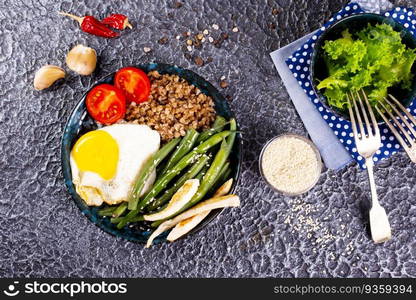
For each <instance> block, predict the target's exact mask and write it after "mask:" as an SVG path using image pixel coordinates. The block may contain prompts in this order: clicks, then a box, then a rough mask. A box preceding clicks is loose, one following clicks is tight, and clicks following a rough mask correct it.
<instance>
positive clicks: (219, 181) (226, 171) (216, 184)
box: [207, 161, 231, 195]
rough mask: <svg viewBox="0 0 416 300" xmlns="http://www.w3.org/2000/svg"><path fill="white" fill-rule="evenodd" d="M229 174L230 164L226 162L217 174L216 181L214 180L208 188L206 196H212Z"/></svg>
mask: <svg viewBox="0 0 416 300" xmlns="http://www.w3.org/2000/svg"><path fill="white" fill-rule="evenodd" d="M230 174H231V169H230V162H228V161H227V162H226V163H225V164H224V166H223V167H222V169H221V171H220V173H219V174H218V177H217V179H216V180H215V182H214V184H213V185H212V187H211V188H210V190H209V192H208V193H207V194H208V195H212V194H214V193H215V191H216V190H217V189H218V188H219V187H220V186H221V185H222V184H223V183H224V182H225V181H226V180H227V179H228V177H229V176H230Z"/></svg>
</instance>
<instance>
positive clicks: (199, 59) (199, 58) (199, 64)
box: [194, 56, 204, 67]
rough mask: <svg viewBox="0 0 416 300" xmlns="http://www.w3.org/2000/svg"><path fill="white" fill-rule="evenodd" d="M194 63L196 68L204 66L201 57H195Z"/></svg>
mask: <svg viewBox="0 0 416 300" xmlns="http://www.w3.org/2000/svg"><path fill="white" fill-rule="evenodd" d="M194 63H195V64H196V65H197V66H199V67H202V66H203V65H204V60H203V59H202V57H201V56H196V57H195V58H194Z"/></svg>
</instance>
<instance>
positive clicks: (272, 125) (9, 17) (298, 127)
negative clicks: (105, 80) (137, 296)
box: [0, 0, 416, 277]
mask: <svg viewBox="0 0 416 300" xmlns="http://www.w3.org/2000/svg"><path fill="white" fill-rule="evenodd" d="M181 2H182V3H183V5H182V7H180V8H175V5H174V3H175V1H150V0H147V1H128V0H123V1H93V0H90V1H74V2H72V1H63V2H59V1H44V0H40V1H31V0H26V1H24V0H23V1H22V0H6V1H1V3H0V45H1V46H0V83H1V89H0V149H1V150H0V151H1V152H0V153H1V154H0V155H1V156H0V170H1V171H0V174H1V176H0V191H1V192H0V277H9V276H25V277H26V276H27V277H36V276H41V277H50V276H53V277H67V276H79V277H89V276H109V277H130V276H133V277H270V276H271V277H293V276H303V277H309V276H312V277H318V276H322V277H328V276H330V277H332V276H335V277H347V276H348V277H362V276H369V277H390V276H392V277H399V276H402V277H409V276H410V277H415V276H416V237H415V224H416V197H415V196H414V195H415V194H416V171H415V168H414V166H413V165H411V164H410V161H409V159H408V158H407V157H406V156H405V155H404V154H403V153H401V154H398V155H396V156H394V157H393V158H392V159H390V160H388V161H386V162H383V163H381V164H380V165H378V167H377V168H376V180H377V187H378V191H379V196H380V200H381V202H382V203H383V204H384V205H385V207H386V209H387V211H388V214H389V217H390V220H391V225H392V229H393V235H394V238H393V239H392V240H391V241H389V242H387V243H385V244H382V245H375V244H374V243H373V242H372V241H371V238H370V236H369V234H368V221H367V215H366V211H367V207H368V202H369V197H370V194H369V187H368V183H367V174H366V173H364V172H361V171H359V170H358V168H357V167H356V166H355V165H352V166H349V167H347V168H345V169H344V170H342V171H341V172H339V173H335V172H333V171H328V170H325V171H324V172H323V174H322V176H321V179H320V181H319V183H318V185H317V186H316V187H315V188H314V189H313V190H312V191H311V192H309V193H308V194H307V195H304V196H302V197H297V198H289V197H285V196H282V195H279V194H276V193H274V192H273V191H272V190H271V189H270V188H269V187H267V186H266V184H265V183H264V182H263V181H262V180H260V174H259V171H258V168H257V165H258V155H259V152H260V149H261V147H262V145H263V144H264V143H265V142H266V141H267V140H268V139H270V138H271V137H273V136H275V135H277V134H280V133H283V132H295V133H299V134H303V135H306V131H305V129H304V127H303V126H302V123H301V121H300V119H299V117H298V116H297V114H296V111H295V109H294V107H293V105H292V104H291V101H290V99H289V97H288V95H287V93H286V90H285V88H284V86H283V84H282V82H281V80H280V78H279V77H278V75H277V72H276V70H275V69H274V66H273V65H272V62H271V59H270V57H269V53H270V52H271V51H272V50H275V49H277V48H279V47H281V46H284V45H286V44H288V43H290V42H291V41H293V40H295V39H297V38H299V37H301V36H303V35H304V34H306V33H308V32H310V31H312V30H314V29H316V28H318V27H319V26H320V25H321V24H322V23H323V22H324V21H325V20H326V19H328V18H329V17H330V15H331V14H333V13H334V12H335V11H337V10H338V9H339V8H340V7H341V6H342V5H343V4H344V3H345V2H346V1H344V0H336V1H334V0H294V1H289V0H275V1H273V0H264V1H255V0H251V1H243V0H241V1H234V0H224V1H190V0H189V1H185V0H184V1H181ZM397 3H400V4H402V5H409V6H414V5H415V4H416V1H400V2H397ZM274 8H275V9H277V10H275V11H274V13H273V9H274ZM59 10H64V11H70V12H72V13H76V14H78V15H85V14H95V15H97V16H99V17H103V16H105V15H106V14H108V13H110V12H121V13H125V14H127V15H128V16H129V17H130V18H131V21H132V23H133V26H134V29H133V30H126V32H124V33H123V34H122V36H121V37H120V38H118V39H112V40H107V39H103V38H98V37H95V36H91V35H87V34H84V33H82V32H81V31H80V30H79V29H78V26H77V25H76V23H75V22H73V21H71V20H69V19H66V18H63V17H61V16H59V15H58V14H57V13H56V12H57V11H59ZM212 24H218V25H219V27H220V30H219V31H214V30H212V28H211V25H212ZM234 26H236V27H238V29H239V32H238V33H234V32H232V31H231V29H232V28H233V27H234ZM206 28H207V29H209V30H210V32H213V36H214V38H216V37H217V36H218V35H219V34H220V33H221V32H226V33H228V35H229V38H228V39H227V40H226V41H224V42H223V44H222V45H221V47H220V48H216V47H214V46H213V45H209V44H204V46H203V48H202V49H201V50H197V51H194V52H193V53H192V55H197V56H201V57H202V58H203V59H204V60H207V59H208V58H209V57H212V62H210V63H206V64H205V65H204V66H202V67H198V66H197V65H195V64H194V63H193V62H192V58H191V59H189V58H186V57H185V56H184V52H183V45H184V41H183V38H181V40H176V39H175V36H177V35H181V34H182V33H183V32H186V31H191V32H192V33H195V32H199V31H202V30H204V29H206ZM163 37H166V38H167V39H168V41H167V43H166V44H160V43H158V40H160V39H161V38H163ZM77 43H83V44H86V45H88V46H90V47H93V48H95V49H96V50H97V52H98V54H99V64H98V68H97V70H96V72H95V73H94V74H93V75H92V76H86V77H81V76H78V75H76V74H74V73H73V72H68V75H67V78H66V80H65V81H62V82H60V83H59V84H57V85H55V86H53V87H52V88H51V89H49V90H47V91H42V92H37V91H34V90H33V88H32V80H33V77H34V73H35V71H36V70H37V69H38V68H39V67H41V66H42V65H44V64H56V65H60V66H63V67H65V63H64V59H65V54H66V53H67V51H68V50H69V49H70V48H71V47H72V46H73V45H75V44H77ZM143 47H149V48H151V49H152V51H151V52H149V53H144V52H143ZM150 61H159V62H165V63H170V64H177V65H180V66H182V67H185V68H189V69H192V70H194V71H196V72H197V73H199V74H200V75H202V76H204V77H205V78H206V79H207V80H209V81H210V82H212V83H213V84H214V85H216V86H218V87H219V78H221V77H222V76H225V77H226V80H227V82H228V83H229V87H227V88H225V89H223V93H224V94H225V95H227V96H230V97H231V98H232V99H231V100H230V101H231V106H232V109H233V111H234V112H235V113H236V115H237V117H238V121H239V123H240V125H241V128H242V130H243V132H244V147H245V153H244V162H243V170H242V178H241V181H240V185H239V188H238V194H239V195H240V197H241V200H242V206H241V208H240V209H228V210H226V211H225V212H224V213H223V214H222V215H221V216H220V217H218V218H217V219H216V220H215V221H214V222H212V223H211V224H210V225H209V226H208V227H206V228H205V229H203V230H201V231H199V232H198V233H197V234H193V235H189V236H188V237H186V238H185V239H182V240H180V241H178V242H176V243H174V244H163V245H157V246H155V247H153V248H152V249H144V248H143V246H142V245H140V244H134V243H131V242H127V241H124V240H121V239H118V238H114V237H113V236H111V235H109V234H106V233H104V232H102V231H101V230H100V229H99V228H97V227H96V226H94V225H93V224H92V223H90V222H89V221H88V220H87V219H86V218H85V217H84V216H83V215H82V214H81V213H80V211H79V210H78V208H77V207H76V206H75V204H74V202H73V201H72V200H71V198H70V197H69V195H68V194H67V192H66V189H65V186H64V182H63V178H62V172H61V165H60V152H59V146H60V137H61V135H62V130H63V126H64V123H65V121H66V120H67V118H68V116H69V113H70V111H71V110H72V108H73V107H74V105H75V104H76V103H77V101H78V100H79V99H80V97H81V95H82V94H83V93H84V92H85V91H86V90H87V89H88V87H89V86H90V84H91V83H93V82H94V81H95V80H97V79H99V78H100V77H102V76H104V75H106V74H107V73H110V72H113V71H115V70H117V69H118V68H120V67H122V66H127V65H132V64H137V63H144V62H150Z"/></svg>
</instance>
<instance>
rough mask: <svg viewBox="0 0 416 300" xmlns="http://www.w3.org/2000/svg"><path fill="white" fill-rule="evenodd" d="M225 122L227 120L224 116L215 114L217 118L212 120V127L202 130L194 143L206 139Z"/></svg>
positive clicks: (221, 127)
mask: <svg viewBox="0 0 416 300" xmlns="http://www.w3.org/2000/svg"><path fill="white" fill-rule="evenodd" d="M226 124H227V120H226V119H225V118H224V117H222V116H217V118H216V119H215V121H214V124H213V125H212V128H210V129H208V130H205V131H204V132H202V133H201V134H200V135H199V137H198V139H197V140H196V143H197V144H199V143H202V142H204V141H206V140H207V139H209V138H210V137H211V136H212V135H214V134H215V133H217V132H220V131H221V130H222V129H223V128H224V126H225V125H226Z"/></svg>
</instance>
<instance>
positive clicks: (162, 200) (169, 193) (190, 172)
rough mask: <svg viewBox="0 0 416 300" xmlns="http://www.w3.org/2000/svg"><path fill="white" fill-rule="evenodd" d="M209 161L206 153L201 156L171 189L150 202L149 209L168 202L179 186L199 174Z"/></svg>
mask: <svg viewBox="0 0 416 300" xmlns="http://www.w3.org/2000/svg"><path fill="white" fill-rule="evenodd" d="M208 161H209V156H208V155H205V154H204V155H202V156H201V158H200V159H199V160H198V161H197V162H196V163H195V164H194V165H193V166H191V167H190V169H189V170H188V171H187V172H186V173H185V174H183V175H182V176H181V177H180V178H179V179H178V181H176V182H175V184H174V185H173V186H172V187H171V188H170V189H168V190H167V191H166V192H164V193H163V195H162V196H161V197H159V198H158V199H157V200H155V201H153V202H152V203H151V204H149V207H148V211H152V210H155V209H157V208H158V207H160V206H161V205H163V204H165V203H166V202H168V201H169V200H170V199H171V198H172V196H173V195H174V194H175V193H176V192H177V191H178V190H179V188H180V187H181V186H182V185H183V184H184V183H185V181H187V180H188V179H192V178H194V177H195V176H196V175H198V173H199V172H200V171H201V170H202V169H203V168H204V167H205V166H206V164H207V163H208Z"/></svg>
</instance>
